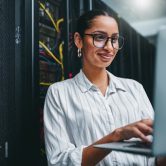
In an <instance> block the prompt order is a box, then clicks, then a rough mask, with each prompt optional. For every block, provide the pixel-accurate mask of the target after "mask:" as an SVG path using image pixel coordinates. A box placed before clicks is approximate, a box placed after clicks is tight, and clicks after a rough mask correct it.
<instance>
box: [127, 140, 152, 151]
mask: <svg viewBox="0 0 166 166" xmlns="http://www.w3.org/2000/svg"><path fill="white" fill-rule="evenodd" d="M127 147H136V148H148V149H149V148H151V147H152V143H145V142H141V141H136V142H133V144H132V145H127Z"/></svg>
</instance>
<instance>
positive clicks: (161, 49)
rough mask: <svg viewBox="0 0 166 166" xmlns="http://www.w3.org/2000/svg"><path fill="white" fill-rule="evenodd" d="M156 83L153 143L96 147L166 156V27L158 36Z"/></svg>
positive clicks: (126, 143) (126, 142)
mask: <svg viewBox="0 0 166 166" xmlns="http://www.w3.org/2000/svg"><path fill="white" fill-rule="evenodd" d="M155 62H156V63H155V82H154V110H155V119H154V132H153V139H152V142H151V143H148V144H147V143H146V144H145V143H144V142H142V141H140V140H137V141H136V140H132V139H131V140H128V141H123V142H112V143H106V144H98V145H94V147H96V148H104V149H110V150H115V151H121V152H127V153H136V154H142V155H149V156H158V155H166V72H165V71H166V27H163V28H161V29H160V30H159V32H158V35H157V47H156V60H155Z"/></svg>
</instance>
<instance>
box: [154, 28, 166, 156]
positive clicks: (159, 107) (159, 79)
mask: <svg viewBox="0 0 166 166" xmlns="http://www.w3.org/2000/svg"><path fill="white" fill-rule="evenodd" d="M156 49H157V50H156V60H155V79H154V80H155V81H154V110H155V120H154V138H153V141H154V142H153V154H154V155H164V154H166V143H165V141H166V27H165V28H162V29H160V31H159V33H158V36H157V47H156Z"/></svg>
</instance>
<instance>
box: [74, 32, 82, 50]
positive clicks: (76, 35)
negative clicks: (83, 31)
mask: <svg viewBox="0 0 166 166" xmlns="http://www.w3.org/2000/svg"><path fill="white" fill-rule="evenodd" d="M74 43H75V45H76V46H77V48H78V49H81V48H82V47H83V44H82V38H81V36H80V34H79V33H78V32H75V33H74Z"/></svg>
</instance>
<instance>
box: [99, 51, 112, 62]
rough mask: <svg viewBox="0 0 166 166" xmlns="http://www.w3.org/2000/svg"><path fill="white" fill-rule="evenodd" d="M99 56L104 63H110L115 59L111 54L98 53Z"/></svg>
mask: <svg viewBox="0 0 166 166" xmlns="http://www.w3.org/2000/svg"><path fill="white" fill-rule="evenodd" d="M97 55H98V56H100V58H101V59H102V60H104V61H109V60H110V59H112V58H113V55H112V54H110V53H98V54H97Z"/></svg>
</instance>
